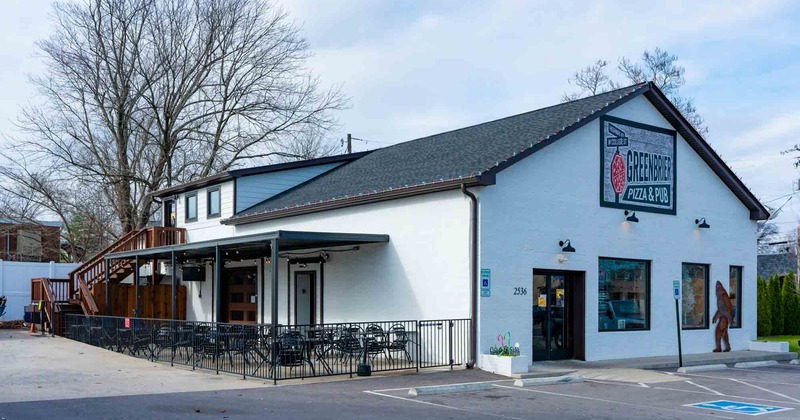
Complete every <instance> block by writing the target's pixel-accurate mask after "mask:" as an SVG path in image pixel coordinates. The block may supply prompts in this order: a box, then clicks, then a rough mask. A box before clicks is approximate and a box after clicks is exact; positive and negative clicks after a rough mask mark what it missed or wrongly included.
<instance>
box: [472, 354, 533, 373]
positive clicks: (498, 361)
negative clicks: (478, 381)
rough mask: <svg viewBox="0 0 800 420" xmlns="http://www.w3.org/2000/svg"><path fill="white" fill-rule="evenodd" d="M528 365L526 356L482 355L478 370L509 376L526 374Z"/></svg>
mask: <svg viewBox="0 0 800 420" xmlns="http://www.w3.org/2000/svg"><path fill="white" fill-rule="evenodd" d="M528 365H529V363H528V356H496V355H494V354H482V355H481V365H480V368H481V370H485V371H487V372H492V373H496V374H498V375H504V376H511V375H513V374H515V373H526V372H527V371H528Z"/></svg>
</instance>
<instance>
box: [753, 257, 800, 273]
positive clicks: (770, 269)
mask: <svg viewBox="0 0 800 420" xmlns="http://www.w3.org/2000/svg"><path fill="white" fill-rule="evenodd" d="M757 261H758V262H757V267H758V268H757V271H758V275H759V277H763V278H765V279H769V278H770V277H772V276H773V275H775V274H777V275H779V276H783V275H785V274H787V273H795V274H796V273H797V254H795V253H794V252H783V253H780V254H764V255H759V256H758V260H757Z"/></svg>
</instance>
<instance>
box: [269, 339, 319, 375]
mask: <svg viewBox="0 0 800 420" xmlns="http://www.w3.org/2000/svg"><path fill="white" fill-rule="evenodd" d="M275 351H276V352H277V354H276V360H275V361H276V366H275V367H276V368H277V369H280V368H281V367H288V368H289V375H291V374H292V372H293V371H294V369H296V368H298V367H299V368H300V377H301V378H304V377H305V371H304V370H305V365H306V364H308V366H309V367H311V375H312V376H314V375H316V372H315V370H314V364H313V363H311V358H310V357H309V352H308V346H307V344H306V338H305V337H304V336H303V334H301V333H300V332H299V331H288V332H285V333H283V334H281V336H280V337H278V342H277V343H276V349H275Z"/></svg>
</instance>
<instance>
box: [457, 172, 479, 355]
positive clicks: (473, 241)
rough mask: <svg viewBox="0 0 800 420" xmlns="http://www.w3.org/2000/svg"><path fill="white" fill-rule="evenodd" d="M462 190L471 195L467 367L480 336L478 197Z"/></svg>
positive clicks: (462, 186)
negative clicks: (477, 284) (477, 283)
mask: <svg viewBox="0 0 800 420" xmlns="http://www.w3.org/2000/svg"><path fill="white" fill-rule="evenodd" d="M461 192H462V193H463V194H464V195H466V196H467V197H469V200H470V211H469V222H470V235H469V236H470V262H469V263H470V265H469V278H470V282H469V292H470V324H469V360H468V361H467V369H472V368H473V367H474V366H475V359H476V356H475V353H476V347H477V342H478V340H477V336H478V288H477V287H476V285H475V283H476V281H477V273H478V198H477V197H475V194H473V193H471V192H469V191H468V190H467V186H466V184H461Z"/></svg>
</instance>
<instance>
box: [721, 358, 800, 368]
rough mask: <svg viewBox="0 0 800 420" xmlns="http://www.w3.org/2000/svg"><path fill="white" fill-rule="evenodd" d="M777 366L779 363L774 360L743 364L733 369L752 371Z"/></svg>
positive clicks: (738, 364) (736, 365)
mask: <svg viewBox="0 0 800 420" xmlns="http://www.w3.org/2000/svg"><path fill="white" fill-rule="evenodd" d="M795 360H796V359H795ZM777 364H778V362H776V361H774V360H762V361H760V362H741V363H737V364H735V365H733V367H735V368H738V369H751V368H757V367H767V366H776V365H777Z"/></svg>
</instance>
